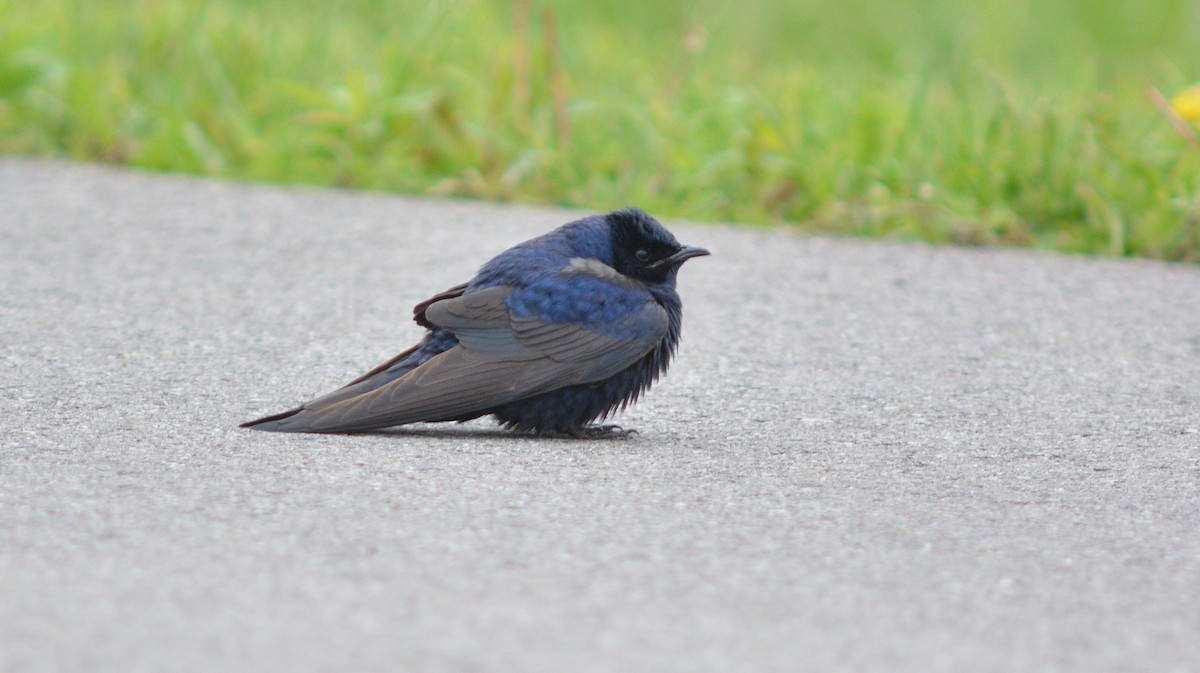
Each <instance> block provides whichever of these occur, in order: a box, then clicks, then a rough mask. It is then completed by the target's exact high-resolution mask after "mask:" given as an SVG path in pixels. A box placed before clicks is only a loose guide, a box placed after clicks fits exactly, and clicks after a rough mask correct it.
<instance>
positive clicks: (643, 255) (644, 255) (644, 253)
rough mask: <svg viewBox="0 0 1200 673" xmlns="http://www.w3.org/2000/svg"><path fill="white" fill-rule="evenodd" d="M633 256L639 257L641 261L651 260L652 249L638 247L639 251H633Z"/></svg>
mask: <svg viewBox="0 0 1200 673" xmlns="http://www.w3.org/2000/svg"><path fill="white" fill-rule="evenodd" d="M633 256H634V257H637V259H638V261H639V262H647V261H650V251H649V250H647V249H645V248H638V249H637V251H636V252H634V253H633Z"/></svg>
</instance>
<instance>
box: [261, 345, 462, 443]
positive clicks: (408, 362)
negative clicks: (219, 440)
mask: <svg viewBox="0 0 1200 673" xmlns="http://www.w3.org/2000/svg"><path fill="white" fill-rule="evenodd" d="M456 345H458V340H457V339H455V338H454V335H452V334H451V333H449V332H447V331H445V330H437V329H435V330H434V331H432V332H430V333H429V334H427V335H426V336H425V338H424V339H422V340H421V342H420V343H418V344H417V345H416V346H413V347H412V348H410V349H408V350H406V351H404V352H403V353H400V354H399V355H397V356H396V357H394V358H392V359H390V360H388V361H387V362H384V363H383V364H380V365H379V366H378V367H376V368H374V369H372V370H371V371H369V372H367V373H366V374H363V375H362V376H360V377H358V378H356V379H354V380H353V381H351V382H350V383H347V384H346V385H344V386H342V387H341V388H338V389H337V390H335V391H333V392H331V393H328V394H326V395H322V396H321V397H318V398H316V399H314V400H312V401H310V402H306V403H304V404H302V405H300V406H298V407H296V408H295V409H289V410H288V411H284V412H280V413H278V414H271V415H270V416H263V417H262V418H257V419H255V420H253V421H246V422H245V423H242V424H241V425H239V426H238V427H240V428H252V429H254V430H263V431H266V432H337V430H336V429H329V428H316V427H313V420H314V419H315V417H316V416H317V415H318V414H314V413H311V412H314V411H318V410H322V409H328V408H329V407H331V406H333V405H335V404H337V403H339V402H343V401H345V400H348V399H351V398H354V397H358V396H360V395H364V394H366V393H369V392H371V391H373V390H377V389H379V388H382V387H383V386H385V385H387V384H389V383H391V382H392V381H395V380H397V379H400V378H403V377H404V376H406V375H407V374H408V373H409V372H411V371H412V370H414V369H416V368H417V367H419V366H420V365H422V364H424V363H425V362H426V361H427V360H429V358H432V357H433V356H435V355H437V354H438V353H441V352H442V351H445V350H448V349H450V348H453V347H454V346H456ZM305 412H310V413H305Z"/></svg>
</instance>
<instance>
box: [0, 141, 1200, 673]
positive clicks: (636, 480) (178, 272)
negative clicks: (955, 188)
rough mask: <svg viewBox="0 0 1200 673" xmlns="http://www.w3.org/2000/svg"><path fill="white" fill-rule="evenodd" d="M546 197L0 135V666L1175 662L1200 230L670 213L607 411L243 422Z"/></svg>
mask: <svg viewBox="0 0 1200 673" xmlns="http://www.w3.org/2000/svg"><path fill="white" fill-rule="evenodd" d="M576 215H578V214H577V213H570V212H564V211H556V210H552V209H540V208H527V207H513V206H497V205H491V204H485V203H470V202H455V201H436V200H424V199H406V198H395V197H390V196H383V195H372V194H358V193H348V192H338V191H319V190H312V189H280V188H273V187H259V186H242V185H232V184H225V183H219V182H211V181H204V180H196V179H189V178H182V177H169V176H158V175H150V174H143V173H136V172H127V171H119V170H112V169H103V168H93V167H82V166H75V165H70V164H57V163H42V162H36V161H25V160H15V159H6V160H0V249H2V251H3V255H2V256H0V339H2V341H0V345H2V347H3V350H2V351H0V388H2V391H0V392H2V394H0V578H3V580H2V582H0V670H2V671H120V672H122V673H130V672H136V671H251V670H255V671H289V672H291V671H301V672H303V671H447V672H458V671H539V672H540V671H545V672H552V671H553V672H561V671H581V672H589V671H687V672H697V671H714V672H715V671H720V672H734V671H923V672H924V671H1081V672H1082V671H1087V672H1089V673H1094V672H1100V671H1156V672H1168V671H1197V670H1200V606H1198V602H1197V597H1200V268H1197V267H1194V266H1172V265H1165V264H1157V263H1151V262H1139V261H1127V260H1103V259H1087V258H1076V257H1067V256H1059V255H1052V254H1043V253H1031V252H1020V251H997V250H981V249H955V248H943V249H934V248H930V247H926V246H922V245H908V244H900V243H889V242H868V241H858V240H834V239H825V238H814V237H807V236H800V235H795V234H789V233H786V232H767V231H760V230H755V229H753V228H730V227H720V226H688V225H685V224H682V223H668V224H669V225H670V226H671V228H672V229H673V230H674V231H675V233H676V234H677V235H678V236H679V238H680V240H682V241H684V242H686V243H691V244H695V245H703V246H705V247H708V248H710V249H711V250H712V251H713V256H712V257H709V258H704V259H700V260H695V261H693V262H690V263H689V264H688V265H687V266H686V267H685V268H684V269H683V272H682V274H681V279H680V289H681V294H682V295H683V298H684V312H685V319H684V342H683V346H682V350H681V352H680V356H679V358H678V360H677V361H676V363H675V366H674V367H673V369H672V371H671V373H670V374H669V375H668V376H667V378H666V379H665V380H664V381H663V382H661V383H660V384H659V385H658V386H657V387H656V388H655V389H653V390H652V391H651V393H650V395H649V396H648V397H647V398H646V399H645V400H644V401H643V402H642V403H641V404H639V405H638V406H637V407H635V408H634V409H633V410H631V411H630V412H627V413H625V414H624V415H622V416H620V417H619V418H618V419H617V421H618V422H620V423H621V424H623V425H625V426H627V427H633V428H636V429H638V430H639V431H640V434H638V435H636V436H634V437H633V438H632V439H629V440H625V441H621V440H614V441H598V442H578V441H567V440H538V439H532V438H527V437H516V436H510V435H508V434H505V433H503V432H498V431H497V430H496V428H495V426H493V425H491V424H489V423H488V422H486V421H478V422H473V423H469V424H466V425H462V426H419V427H414V428H411V429H407V430H397V431H394V432H387V433H382V434H374V435H363V436H305V435H278V434H267V433H255V432H251V431H247V430H241V429H238V428H237V427H236V425H237V424H238V423H239V422H241V421H244V420H247V419H250V418H254V417H256V416H258V415H261V414H263V413H268V412H274V411H279V410H282V409H285V408H288V407H289V406H291V405H293V404H295V403H297V402H300V401H303V400H305V399H308V398H310V397H312V396H314V395H316V394H318V393H322V392H325V391H327V390H329V389H331V388H333V387H336V386H338V385H340V384H342V383H344V382H346V381H347V380H349V379H350V378H353V377H354V376H356V375H358V374H359V373H361V372H362V371H364V370H365V369H366V368H368V367H370V366H372V365H374V364H376V363H377V362H379V361H381V360H383V359H385V358H387V357H389V356H391V355H392V354H394V353H395V352H397V351H399V350H400V349H402V348H404V347H406V346H408V345H409V344H410V343H412V342H413V341H414V340H415V339H416V338H417V337H418V336H419V334H420V331H419V329H418V328H417V327H416V326H415V325H413V324H412V323H411V322H410V321H409V315H410V309H411V307H412V305H413V304H415V303H416V302H418V301H420V300H422V299H425V298H426V297H428V296H429V295H431V294H432V293H434V292H437V291H440V290H443V289H445V288H447V287H449V286H451V285H453V284H455V283H457V282H459V281H461V280H465V279H466V278H468V277H469V276H470V275H471V274H472V273H473V272H474V270H475V268H476V267H477V266H478V265H479V264H481V263H482V262H484V261H485V260H487V259H488V258H489V257H491V256H492V255H493V254H495V253H497V252H499V251H500V250H502V249H504V248H506V247H508V246H509V245H511V244H513V243H516V242H518V241H521V240H524V239H525V238H528V237H530V236H533V235H536V234H539V233H541V232H543V231H546V230H548V229H549V228H551V227H553V226H555V225H557V224H560V223H562V222H564V221H566V220H568V219H572V218H573V217H575V216H576Z"/></svg>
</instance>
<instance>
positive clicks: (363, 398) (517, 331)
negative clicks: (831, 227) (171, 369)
mask: <svg viewBox="0 0 1200 673" xmlns="http://www.w3.org/2000/svg"><path fill="white" fill-rule="evenodd" d="M707 254H708V252H707V251H706V250H704V249H702V248H693V247H688V246H683V245H680V244H679V242H678V241H676V240H675V237H674V236H673V235H671V233H670V232H669V231H667V230H666V229H665V228H664V227H663V226H662V225H661V224H659V223H658V222H657V221H656V220H654V218H652V217H650V216H649V215H647V214H646V213H644V212H642V211H640V210H637V209H627V210H620V211H615V212H612V213H608V214H606V215H598V216H594V217H589V218H585V219H582V220H578V221H576V222H572V223H569V224H566V225H563V226H562V227H559V228H558V229H555V230H554V231H552V232H550V233H548V234H545V235H543V236H540V237H538V238H534V239H531V240H529V241H526V242H524V243H521V244H519V245H516V246H514V247H512V248H510V249H509V250H507V251H505V252H503V253H501V254H500V255H498V256H496V257H495V258H494V259H492V260H491V261H489V262H488V263H486V264H484V265H483V267H482V268H480V270H479V272H478V273H477V274H476V276H475V277H474V278H473V279H472V280H471V281H470V282H469V283H465V284H463V285H459V286H456V287H454V288H451V289H450V290H447V291H446V292H443V293H441V294H439V295H436V296H434V297H432V298H430V299H429V300H427V301H425V302H422V303H421V304H418V305H417V307H416V308H415V309H414V316H415V320H416V321H417V323H418V324H420V325H422V326H423V327H426V328H428V332H426V335H425V337H424V338H423V339H422V340H421V341H420V342H419V343H418V344H417V345H416V346H413V347H412V348H410V349H409V350H407V351H405V352H404V353H401V354H400V355H397V356H396V357H394V358H392V359H391V360H389V361H388V362H385V363H383V364H382V365H380V366H379V367H376V368H375V369H373V370H371V371H369V372H367V373H366V374H364V375H362V376H361V377H359V378H358V379H356V380H354V381H352V382H351V383H349V384H347V385H346V386H345V387H343V388H341V389H339V390H336V391H334V392H332V393H329V394H328V395H325V396H322V397H319V398H317V399H315V400H313V401H311V402H308V403H306V404H304V405H302V406H300V407H298V408H296V409H293V410H291V411H287V412H284V413H282V414H276V415H273V416H268V417H266V418H262V419H258V420H256V421H251V422H249V423H246V424H244V427H253V428H256V429H260V430H271V431H279V432H361V431H365V430H373V429H378V428H383V427H388V426H392V425H402V424H406V423H415V422H433V421H463V420H469V419H472V418H477V417H479V416H484V415H489V414H490V415H493V416H495V417H496V418H497V420H499V421H500V422H501V423H503V424H505V425H506V426H508V427H512V428H515V429H518V430H525V431H533V432H536V433H539V434H567V435H572V436H577V437H579V436H595V435H603V434H609V433H611V429H610V428H594V427H591V426H590V425H589V424H591V423H593V422H594V421H596V420H597V419H603V418H605V417H607V416H608V415H609V414H611V413H613V412H614V411H616V410H619V409H622V408H624V407H625V406H626V405H628V404H630V403H632V402H634V401H636V400H637V399H638V397H639V396H640V395H641V394H642V393H644V392H645V391H646V389H647V388H649V387H650V385H651V384H652V383H654V381H656V380H657V379H658V377H659V376H660V375H662V374H663V373H664V372H665V371H666V369H667V366H668V364H669V363H670V360H671V357H672V356H673V355H674V352H675V348H676V346H677V345H678V343H679V332H680V326H681V324H682V304H681V302H680V299H679V295H678V293H677V292H676V291H675V282H676V275H677V274H678V271H679V267H680V265H682V264H683V262H685V261H686V260H688V259H691V258H692V257H698V256H701V255H707Z"/></svg>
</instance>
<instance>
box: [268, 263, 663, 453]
mask: <svg viewBox="0 0 1200 673" xmlns="http://www.w3.org/2000/svg"><path fill="white" fill-rule="evenodd" d="M511 291H512V288H509V287H492V288H486V289H484V290H480V291H477V292H472V293H470V294H459V295H457V296H450V297H447V298H446V299H443V300H441V301H437V302H433V303H430V304H428V305H427V306H425V308H424V315H425V318H426V319H427V320H428V321H429V323H430V324H431V325H435V326H437V327H441V328H444V329H448V330H450V331H451V332H453V333H454V334H455V336H456V337H457V338H458V340H459V342H460V345H459V346H457V347H455V348H452V349H450V350H448V351H446V352H444V353H441V354H439V355H436V356H434V357H433V358H432V359H430V360H429V361H428V362H426V363H425V364H423V365H421V366H420V367H418V368H417V369H415V370H413V371H412V372H410V373H409V374H408V375H406V376H404V377H401V378H399V379H397V380H395V381H392V382H390V383H388V384H386V385H384V386H382V387H380V388H378V389H375V390H372V391H369V392H365V393H363V394H361V395H358V396H355V397H352V398H349V399H339V400H332V399H331V400H328V401H327V402H326V403H325V404H320V405H316V404H313V403H310V404H309V405H305V407H304V408H303V409H302V411H301V412H300V413H297V414H294V415H292V416H290V417H286V418H283V419H280V420H278V421H277V425H278V427H277V428H275V429H279V430H292V431H310V432H359V431H365V430H374V429H378V428H385V427H389V426H392V425H402V424H405V423H416V422H423V421H448V420H465V419H469V418H475V417H477V416H481V415H483V414H486V413H488V412H489V411H490V410H492V409H494V408H495V407H497V406H499V405H502V404H506V403H508V402H512V401H515V400H519V399H522V398H526V397H531V396H533V395H538V394H541V393H545V392H549V391H551V390H556V389H558V388H562V387H564V386H570V385H577V384H581V383H591V382H595V381H600V380H603V379H606V378H608V377H610V376H612V375H614V374H616V373H618V372H620V371H621V370H623V369H625V368H627V367H629V366H631V365H633V364H634V363H636V362H637V361H638V360H640V359H641V358H642V357H644V356H645V355H646V354H647V353H649V352H650V351H651V350H652V349H653V348H654V347H655V346H657V345H658V343H659V342H660V341H661V340H662V339H663V337H664V336H665V335H666V333H667V326H668V318H667V314H666V311H665V310H664V309H663V308H662V307H661V306H659V305H658V303H657V302H655V301H653V299H651V298H649V297H647V300H646V302H645V304H644V305H643V306H642V307H641V309H640V310H638V311H634V312H633V313H631V314H629V315H628V316H626V317H625V318H624V320H623V321H622V328H623V331H624V332H625V333H627V334H629V335H630V336H628V337H625V338H617V337H612V336H607V335H604V334H599V333H597V332H593V331H591V330H587V329H585V328H583V327H581V326H579V325H576V324H574V323H546V322H542V321H541V320H539V319H537V318H535V317H514V316H512V315H510V313H509V310H508V307H507V305H506V304H505V298H506V297H507V296H508V294H509V293H510V292H511Z"/></svg>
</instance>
